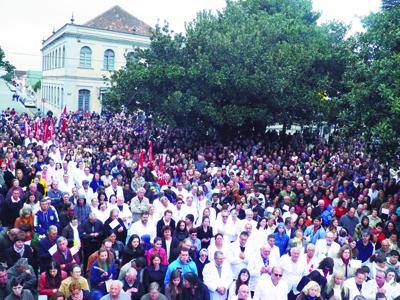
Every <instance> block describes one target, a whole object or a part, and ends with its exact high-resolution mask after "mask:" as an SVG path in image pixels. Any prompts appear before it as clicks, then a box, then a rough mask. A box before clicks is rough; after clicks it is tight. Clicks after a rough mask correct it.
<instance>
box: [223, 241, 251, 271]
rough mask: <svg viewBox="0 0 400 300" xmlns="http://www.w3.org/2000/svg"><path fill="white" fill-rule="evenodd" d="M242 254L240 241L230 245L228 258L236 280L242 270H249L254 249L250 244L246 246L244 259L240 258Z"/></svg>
mask: <svg viewBox="0 0 400 300" xmlns="http://www.w3.org/2000/svg"><path fill="white" fill-rule="evenodd" d="M240 253H241V249H240V243H239V241H237V242H234V243H231V244H229V246H228V250H227V254H226V257H227V259H228V261H229V263H230V264H231V267H232V272H233V277H234V278H237V276H238V275H239V272H240V270H241V269H243V268H247V265H248V263H249V259H250V257H251V256H252V255H254V251H253V248H252V246H251V245H250V244H249V242H247V243H246V245H245V250H244V255H245V257H244V259H241V258H240V257H239V255H240Z"/></svg>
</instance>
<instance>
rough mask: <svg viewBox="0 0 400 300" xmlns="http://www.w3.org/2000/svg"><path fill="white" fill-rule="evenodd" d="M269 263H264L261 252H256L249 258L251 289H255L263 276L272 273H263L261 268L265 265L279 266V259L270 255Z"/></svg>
mask: <svg viewBox="0 0 400 300" xmlns="http://www.w3.org/2000/svg"><path fill="white" fill-rule="evenodd" d="M268 260H269V262H268V264H264V260H263V257H262V255H261V253H257V252H255V253H254V255H252V256H251V257H250V259H249V264H248V266H247V269H248V270H249V272H250V281H249V289H250V291H255V289H256V287H257V285H258V284H259V282H260V280H261V278H263V277H265V276H267V277H269V276H270V275H269V274H268V273H261V268H262V267H264V266H269V267H274V266H278V261H276V260H275V259H274V257H271V255H269V257H268Z"/></svg>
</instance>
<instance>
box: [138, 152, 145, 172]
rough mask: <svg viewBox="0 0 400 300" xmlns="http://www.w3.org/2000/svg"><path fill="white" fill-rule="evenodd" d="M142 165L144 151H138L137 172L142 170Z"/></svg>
mask: <svg viewBox="0 0 400 300" xmlns="http://www.w3.org/2000/svg"><path fill="white" fill-rule="evenodd" d="M143 163H144V150H142V151H140V155H139V172H142V170H143Z"/></svg>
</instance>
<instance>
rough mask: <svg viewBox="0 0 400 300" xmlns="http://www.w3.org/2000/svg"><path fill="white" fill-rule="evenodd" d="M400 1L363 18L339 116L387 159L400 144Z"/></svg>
mask: <svg viewBox="0 0 400 300" xmlns="http://www.w3.org/2000/svg"><path fill="white" fill-rule="evenodd" d="M399 15H400V1H396V0H386V1H383V2H382V10H381V11H380V12H378V13H375V14H371V15H370V16H368V17H367V18H365V19H364V25H365V27H366V29H367V31H366V32H365V33H362V34H359V35H358V36H357V37H355V38H354V40H353V44H352V48H353V55H352V57H351V59H350V64H349V66H348V69H347V71H346V74H345V77H344V78H345V80H344V82H345V85H346V87H347V88H348V92H347V93H345V95H344V97H343V99H344V101H343V104H344V105H343V111H342V114H341V115H340V118H341V121H342V122H343V124H346V129H347V130H348V131H352V132H353V133H359V134H363V135H364V136H365V137H366V138H367V139H368V141H369V142H374V143H375V144H376V146H377V148H378V150H379V155H383V156H385V157H386V158H387V159H388V160H391V159H393V155H394V154H395V153H396V151H398V148H399V145H400V138H399V136H400V135H399V134H400V18H399Z"/></svg>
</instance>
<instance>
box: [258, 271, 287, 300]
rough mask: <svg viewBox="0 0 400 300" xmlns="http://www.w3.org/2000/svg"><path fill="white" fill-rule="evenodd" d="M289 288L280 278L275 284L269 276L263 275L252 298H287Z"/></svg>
mask: <svg viewBox="0 0 400 300" xmlns="http://www.w3.org/2000/svg"><path fill="white" fill-rule="evenodd" d="M288 293H289V288H288V285H287V283H286V282H285V281H284V280H283V278H281V279H280V280H279V282H278V284H277V285H276V286H275V285H274V284H273V283H272V280H271V277H270V276H264V277H262V278H261V279H260V281H259V284H258V285H257V288H256V290H255V292H254V297H253V300H266V299H273V300H287V294H288Z"/></svg>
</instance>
